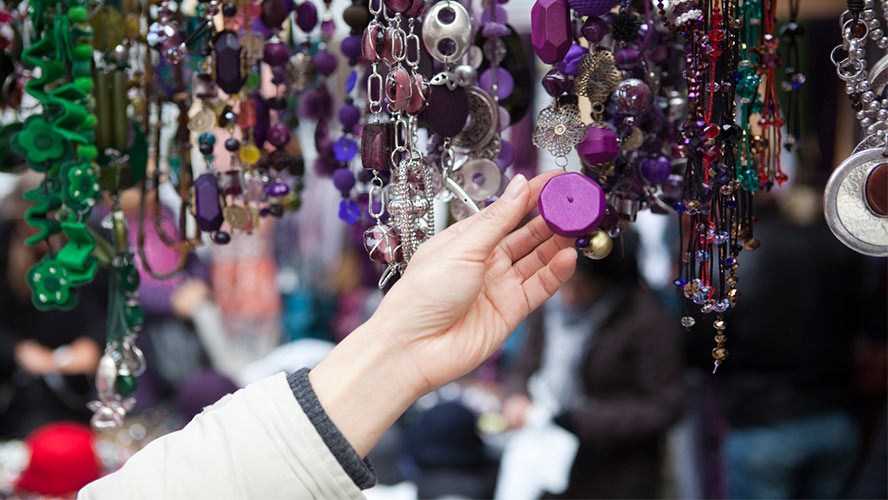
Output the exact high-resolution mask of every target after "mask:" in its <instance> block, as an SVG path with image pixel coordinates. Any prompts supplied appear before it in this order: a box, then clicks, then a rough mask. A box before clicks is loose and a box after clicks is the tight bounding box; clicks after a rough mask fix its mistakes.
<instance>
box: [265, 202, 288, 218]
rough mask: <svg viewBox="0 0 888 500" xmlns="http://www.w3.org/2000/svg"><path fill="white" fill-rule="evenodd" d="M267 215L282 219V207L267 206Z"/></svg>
mask: <svg viewBox="0 0 888 500" xmlns="http://www.w3.org/2000/svg"><path fill="white" fill-rule="evenodd" d="M268 213H269V214H271V215H272V217H283V216H284V207H282V206H280V205H268Z"/></svg>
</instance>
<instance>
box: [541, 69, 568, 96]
mask: <svg viewBox="0 0 888 500" xmlns="http://www.w3.org/2000/svg"><path fill="white" fill-rule="evenodd" d="M543 88H544V89H545V90H546V93H547V94H549V95H550V96H552V97H558V96H560V95H561V94H563V93H565V92H567V91H568V89H569V88H570V80H568V78H567V75H565V74H564V73H562V72H561V71H558V70H557V69H552V70H549V72H548V73H546V76H544V77H543Z"/></svg>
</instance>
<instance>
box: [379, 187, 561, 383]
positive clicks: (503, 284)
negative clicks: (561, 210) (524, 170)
mask: <svg viewBox="0 0 888 500" xmlns="http://www.w3.org/2000/svg"><path fill="white" fill-rule="evenodd" d="M551 176H552V175H551V174H548V175H543V176H540V177H537V178H536V179H534V180H533V181H532V182H527V181H526V180H525V179H524V177H523V176H518V177H515V179H514V180H513V181H512V182H511V183H510V184H509V186H508V188H507V190H506V192H505V193H504V194H503V196H502V197H501V198H500V199H499V200H498V201H497V202H496V203H494V204H493V205H491V206H489V207H487V208H486V209H484V210H483V211H482V212H481V213H479V214H477V215H475V216H473V217H471V218H469V219H466V220H464V221H462V222H460V223H458V224H455V225H453V226H451V227H449V228H448V229H447V230H445V231H442V232H441V233H439V234H437V235H435V237H433V238H431V239H430V240H429V241H427V242H426V243H424V244H423V245H422V246H420V247H419V250H418V251H417V252H416V254H415V255H414V256H413V258H412V259H411V261H410V265H409V266H408V268H407V271H406V272H405V273H404V276H403V277H402V278H401V279H400V280H399V281H398V283H397V284H395V285H394V286H393V287H392V289H391V290H390V291H389V293H388V294H387V295H386V296H385V298H384V299H383V301H382V303H381V304H380V305H379V308H378V309H377V311H376V314H374V318H373V320H372V321H373V322H374V323H375V324H377V325H378V326H379V328H380V330H381V331H380V332H379V334H380V335H387V336H389V337H391V338H390V341H391V342H392V343H393V344H394V345H396V346H398V348H399V349H401V350H403V352H404V354H405V355H406V357H407V358H408V359H409V360H410V361H412V362H413V364H414V367H413V368H414V369H415V371H416V373H417V376H418V380H420V381H421V382H422V387H421V389H422V391H423V392H428V391H430V390H433V389H435V388H437V387H440V386H442V385H444V384H446V383H448V382H450V381H451V380H454V379H456V378H458V377H459V376H461V375H464V374H466V373H468V372H469V371H471V370H473V369H475V367H477V366H478V365H479V364H481V362H483V361H484V360H485V359H487V358H488V357H489V356H490V355H491V354H493V352H494V351H495V350H496V349H497V348H499V346H501V345H502V343H503V342H504V341H505V340H506V337H508V335H509V334H510V333H511V332H512V331H513V330H514V329H515V327H517V326H518V324H519V323H520V322H521V321H523V320H524V318H525V317H527V315H528V314H530V312H531V311H533V310H534V309H536V308H537V307H538V306H539V305H540V304H542V303H543V302H544V301H545V300H546V299H548V298H549V297H551V296H552V294H553V293H555V291H556V290H558V288H559V287H560V286H561V284H562V283H564V281H565V280H567V278H569V277H570V276H571V274H572V273H573V270H574V264H575V262H576V255H577V253H576V250H574V249H573V245H572V241H571V240H570V239H568V238H564V237H561V236H556V235H553V233H552V231H551V230H550V229H549V227H548V226H547V225H546V223H545V221H543V219H542V218H541V217H539V216H537V217H536V218H534V219H533V220H531V221H530V222H529V223H527V224H525V225H524V226H522V227H521V228H519V229H517V230H515V231H512V230H513V229H514V228H515V226H516V225H518V223H519V222H520V221H521V219H522V218H524V216H525V215H527V213H528V212H530V211H531V210H532V209H533V208H535V207H536V204H537V199H538V197H539V191H540V189H542V186H543V184H544V183H545V182H544V181H545V180H548V179H549V178H550V177H551Z"/></svg>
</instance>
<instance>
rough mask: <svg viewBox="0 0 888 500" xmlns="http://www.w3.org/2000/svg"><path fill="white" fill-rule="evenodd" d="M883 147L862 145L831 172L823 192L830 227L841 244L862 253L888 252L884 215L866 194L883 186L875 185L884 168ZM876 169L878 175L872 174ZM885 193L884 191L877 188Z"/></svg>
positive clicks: (887, 160) (886, 162) (887, 163)
mask: <svg viewBox="0 0 888 500" xmlns="http://www.w3.org/2000/svg"><path fill="white" fill-rule="evenodd" d="M883 151H884V150H883V149H882V148H878V149H866V150H864V151H861V152H859V153H856V154H854V155H852V156H851V157H850V158H848V159H847V160H845V161H844V162H842V164H841V165H839V166H838V167H837V168H836V169H835V170H834V171H833V173H832V175H831V176H830V178H829V182H827V184H826V190H825V192H824V194H823V211H824V215H825V216H826V222H827V224H828V225H829V228H830V230H831V231H832V232H833V234H835V235H836V237H837V238H838V239H839V241H841V242H842V243H843V244H844V245H845V246H847V247H849V248H851V249H852V250H854V251H856V252H859V253H862V254H864V255H872V256H876V257H885V256H888V216H886V215H882V214H881V213H879V212H877V210H883V211H884V210H885V207H884V198H883V199H882V201H881V202H880V203H881V205H882V206H881V207H877V206H874V205H873V202H872V200H871V199H870V197H871V196H872V195H873V194H874V193H875V194H876V195H878V194H879V192H880V190H881V191H888V187H886V186H876V185H875V184H876V183H877V180H876V179H877V178H883V176H884V171H885V169H888V158H886V157H885V156H883ZM877 171H878V173H879V174H881V175H874V173H876V172H877ZM881 195H882V196H885V195H886V193H885V192H881Z"/></svg>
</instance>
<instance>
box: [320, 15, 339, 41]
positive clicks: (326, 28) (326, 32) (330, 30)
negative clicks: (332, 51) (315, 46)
mask: <svg viewBox="0 0 888 500" xmlns="http://www.w3.org/2000/svg"><path fill="white" fill-rule="evenodd" d="M335 34H336V25H335V24H333V20H332V19H327V20H326V21H321V36H322V37H324V39H326V40H329V39H331V38H333V35H335Z"/></svg>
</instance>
